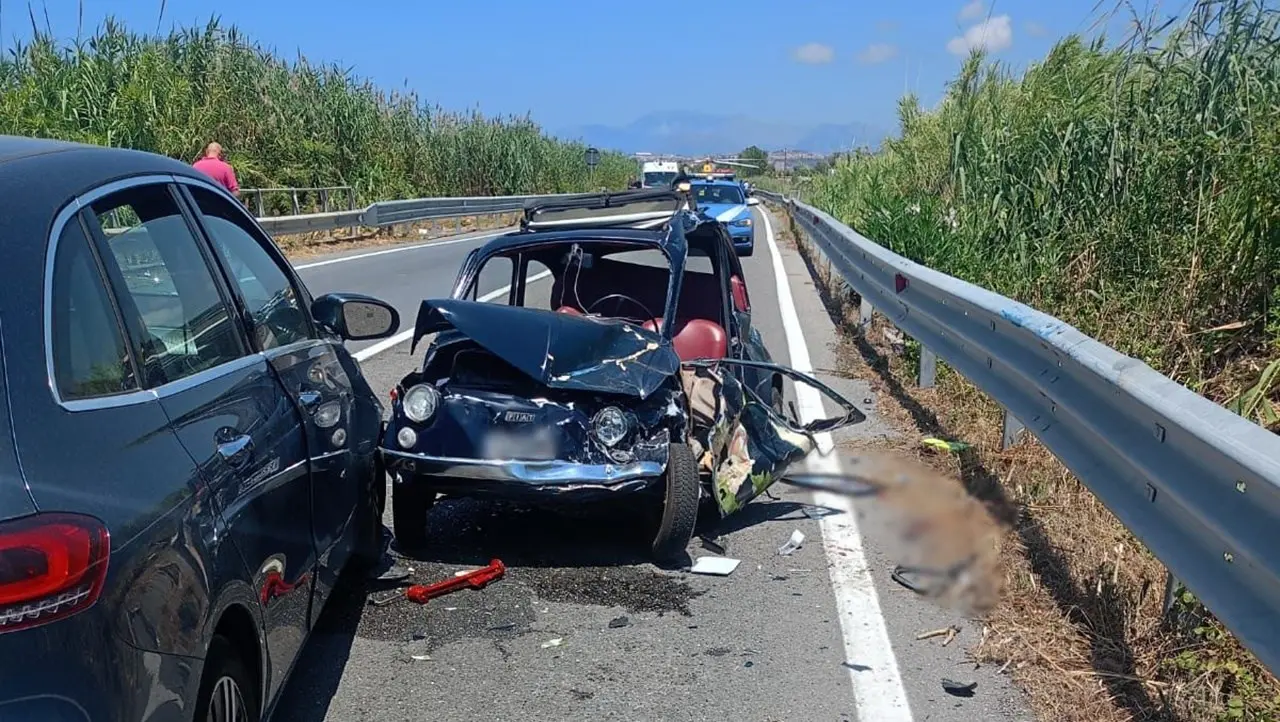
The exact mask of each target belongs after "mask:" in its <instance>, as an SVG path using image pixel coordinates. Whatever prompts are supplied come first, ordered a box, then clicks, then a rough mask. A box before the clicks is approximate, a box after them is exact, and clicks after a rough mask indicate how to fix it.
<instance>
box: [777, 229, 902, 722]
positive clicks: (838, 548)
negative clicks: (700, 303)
mask: <svg viewBox="0 0 1280 722" xmlns="http://www.w3.org/2000/svg"><path fill="white" fill-rule="evenodd" d="M760 216H761V218H763V219H764V232H765V240H766V241H767V243H768V245H769V256H770V258H771V260H772V261H773V271H774V277H775V281H776V283H777V285H778V310H779V312H780V313H781V314H782V328H783V330H784V331H785V332H786V336H787V349H788V351H789V352H790V355H791V367H792V368H794V369H795V370H797V371H800V372H801V373H807V374H812V373H813V364H812V362H811V361H810V359H809V347H808V346H807V345H805V340H804V331H803V330H802V328H801V326H800V317H799V315H798V314H797V313H796V304H795V299H794V298H792V296H791V286H790V285H789V284H788V283H787V272H786V269H785V268H783V266H782V254H781V253H780V252H779V251H778V244H777V242H776V241H775V240H774V238H773V224H772V223H770V222H769V214H768V213H766V212H765V211H764V209H763V208H761V209H760ZM795 390H796V405H797V406H798V407H799V412H800V415H801V417H802V421H805V422H806V423H807V422H808V421H812V420H813V419H817V418H823V417H826V415H827V414H826V412H825V411H824V410H823V406H822V397H821V396H820V395H819V394H818V390H817V389H815V388H813V387H812V386H806V385H803V384H796V385H795ZM824 437H825V438H824ZM817 441H818V445H819V448H826V449H830V448H832V446H833V444H832V441H831V435H830V434H825V433H824V434H819V435H818V439H817ZM837 466H838V462H837V461H836V457H835V455H834V454H814V458H812V459H810V460H809V467H808V468H810V469H813V470H814V471H834V470H836V467H837ZM824 467H826V468H824ZM813 497H814V503H815V504H819V505H822V506H828V507H831V508H832V509H836V510H838V511H841V512H844V513H843V514H830V515H827V516H824V517H822V519H821V520H820V521H819V522H818V524H819V526H820V527H821V529H822V545H823V548H824V549H825V550H826V553H827V563H828V567H829V568H830V573H831V586H832V588H833V589H834V591H835V597H836V609H837V611H838V612H839V613H840V630H841V632H842V633H843V636H844V652H845V660H846V661H847V662H849V663H850V664H855V665H858V668H859V670H862V671H857V670H854V669H850V670H849V679H850V681H851V682H852V683H853V695H854V699H855V701H856V702H857V711H858V719H860V720H863V722H912V716H911V706H910V705H909V704H908V703H907V692H906V690H905V689H904V688H903V686H902V676H901V673H900V672H899V671H898V661H897V659H896V657H895V656H894V653H893V646H892V644H891V643H890V642H889V630H888V629H887V628H886V627H885V623H884V617H883V615H882V614H881V612H880V599H879V597H878V596H877V595H876V587H875V582H874V581H873V580H872V578H871V571H870V568H869V567H868V565H867V558H866V555H865V554H864V553H863V550H862V535H861V534H860V533H859V532H858V519H857V515H856V512H855V510H854V507H853V503H852V500H850V499H849V498H848V497H846V496H840V495H837V494H829V493H825V492H815V493H814V495H813Z"/></svg>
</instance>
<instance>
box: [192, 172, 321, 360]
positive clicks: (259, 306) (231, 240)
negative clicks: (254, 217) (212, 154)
mask: <svg viewBox="0 0 1280 722" xmlns="http://www.w3.org/2000/svg"><path fill="white" fill-rule="evenodd" d="M190 191H191V195H192V196H193V197H194V198H195V200H196V205H197V206H198V207H199V208H200V214H201V218H202V221H203V223H204V226H205V229H206V230H208V232H209V235H210V236H211V237H212V239H213V246H214V248H215V249H217V253H218V256H219V258H220V259H221V260H222V264H223V266H224V267H225V268H226V270H227V275H229V276H230V277H231V282H232V283H233V284H234V285H235V286H236V288H237V289H239V291H240V297H241V298H242V299H243V300H244V304H245V308H246V309H248V311H249V314H250V316H252V317H253V335H254V339H255V340H256V342H257V344H258V348H259V349H261V350H263V351H266V350H268V349H272V348H276V347H278V346H285V345H288V344H291V343H295V342H297V341H303V340H306V339H309V338H312V337H313V336H312V331H311V324H310V321H309V320H308V317H307V314H308V313H310V310H309V309H306V310H304V309H303V303H304V302H303V300H302V299H300V298H299V297H298V292H297V290H296V289H295V288H294V287H293V284H292V283H290V282H289V278H288V276H286V275H285V273H284V271H283V270H282V269H281V268H280V266H279V264H277V262H276V260H275V259H274V258H272V256H271V254H270V253H268V252H267V251H266V250H265V249H263V247H262V243H261V242H260V241H259V240H258V237H257V235H256V234H255V233H254V232H253V230H251V229H252V226H250V225H249V221H248V220H246V219H245V217H244V214H243V213H241V212H240V211H238V210H236V208H235V207H234V206H232V205H231V203H230V202H228V201H227V200H226V199H225V198H223V197H221V196H219V195H218V194H216V193H213V192H211V191H208V190H205V189H203V188H195V187H193V188H190Z"/></svg>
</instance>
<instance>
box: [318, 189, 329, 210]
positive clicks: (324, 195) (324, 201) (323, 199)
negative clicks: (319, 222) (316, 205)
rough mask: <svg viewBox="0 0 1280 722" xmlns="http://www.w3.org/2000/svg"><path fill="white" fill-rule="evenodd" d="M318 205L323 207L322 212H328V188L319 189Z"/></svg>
mask: <svg viewBox="0 0 1280 722" xmlns="http://www.w3.org/2000/svg"><path fill="white" fill-rule="evenodd" d="M320 207H321V208H322V209H323V211H322V212H324V213H328V212H329V189H328V188H321V189H320Z"/></svg>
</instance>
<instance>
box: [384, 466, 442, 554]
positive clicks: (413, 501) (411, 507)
mask: <svg viewBox="0 0 1280 722" xmlns="http://www.w3.org/2000/svg"><path fill="white" fill-rule="evenodd" d="M435 502H436V494H435V492H434V491H428V490H427V489H425V488H424V487H423V486H422V485H421V484H417V483H414V481H413V480H412V479H409V480H406V481H401V482H399V483H397V484H395V485H393V486H392V489H391V526H392V531H394V532H395V534H396V544H398V545H399V547H400V548H401V549H422V548H423V547H425V546H426V545H427V512H428V511H430V510H431V507H432V506H434V505H435Z"/></svg>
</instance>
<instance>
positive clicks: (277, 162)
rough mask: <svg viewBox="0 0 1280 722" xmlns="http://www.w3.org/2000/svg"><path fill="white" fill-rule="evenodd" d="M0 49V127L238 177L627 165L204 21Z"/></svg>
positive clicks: (327, 180)
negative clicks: (291, 56) (219, 149)
mask: <svg viewBox="0 0 1280 722" xmlns="http://www.w3.org/2000/svg"><path fill="white" fill-rule="evenodd" d="M32 26H33V30H34V33H35V35H34V38H33V39H32V40H31V41H30V42H29V43H25V44H23V43H19V44H17V45H16V46H13V47H10V48H7V49H6V50H7V52H5V53H4V54H3V56H2V57H0V132H3V133H6V134H12V135H26V136H38V137H46V138H58V139H63V140H73V141H81V142H87V143H96V144H101V145H111V146H121V147H127V148H135V149H139V150H147V151H152V152H156V153H161V154H164V155H168V156H171V157H173V158H177V159H180V160H184V161H194V160H195V159H196V158H197V157H198V156H199V153H200V151H201V150H202V148H203V147H204V145H205V143H207V142H209V141H210V140H217V141H218V142H220V143H222V145H223V146H224V148H225V149H226V157H227V160H229V161H230V162H231V163H232V164H233V165H234V166H235V168H236V171H237V173H238V175H239V177H240V184H241V185H242V186H243V187H281V186H286V187H288V186H292V187H319V186H335V185H350V186H352V187H354V188H355V189H356V190H357V193H358V197H359V199H360V201H361V202H362V203H365V202H371V201H374V200H381V199H389V198H408V197H417V196H432V195H501V194H520V193H534V192H545V193H558V192H573V191H585V190H589V189H591V188H596V187H601V186H606V187H611V188H622V187H624V186H625V185H626V182H627V179H628V178H629V177H631V176H632V175H634V174H635V173H636V168H635V162H634V160H632V159H630V158H628V157H626V156H623V155H620V154H613V153H601V157H600V164H599V166H598V167H597V168H596V169H595V173H594V177H593V176H592V174H590V173H589V172H588V169H587V166H586V163H585V161H584V151H585V150H586V147H585V146H583V145H582V144H580V143H572V142H562V141H560V140H557V139H553V138H550V137H548V136H546V135H545V134H544V133H543V132H542V130H541V129H540V128H539V126H538V125H537V124H536V123H534V122H533V121H532V120H531V119H529V118H528V117H505V118H493V117H486V116H484V115H482V114H481V113H480V112H479V111H469V112H462V113H454V112H448V111H444V110H442V109H440V108H437V107H431V106H428V105H427V104H425V103H424V102H423V101H422V100H421V99H420V98H419V97H418V95H417V94H416V93H412V92H404V93H401V92H387V91H384V90H382V89H380V88H378V87H376V86H374V85H373V84H372V83H371V82H370V81H368V80H364V79H361V78H359V77H356V76H355V75H354V74H353V73H352V72H351V71H350V70H348V69H346V68H342V67H339V66H336V65H327V66H322V65H315V64H312V63H310V62H308V61H307V60H306V59H305V58H302V57H299V58H297V59H296V60H292V61H291V60H287V59H285V58H283V57H280V56H279V55H277V54H276V53H275V52H273V51H272V50H269V49H266V48H264V47H262V46H261V45H259V44H257V43H255V42H253V41H251V40H249V39H248V38H246V37H245V35H244V34H243V33H242V32H241V31H239V30H238V29H237V28H236V27H234V26H230V27H223V26H222V25H220V24H219V22H218V21H217V20H211V21H210V22H209V23H208V24H207V25H205V26H203V27H188V28H183V29H177V30H174V31H172V32H170V33H169V34H167V35H147V34H140V33H136V32H132V31H130V30H129V29H127V28H125V27H124V26H123V25H121V24H120V23H119V22H117V21H115V20H107V21H106V22H105V23H104V24H103V25H102V26H101V27H100V28H99V29H98V30H96V31H95V32H94V33H93V34H92V35H91V36H88V37H83V38H81V39H80V40H78V41H75V42H71V43H68V44H59V43H58V42H57V41H56V40H55V39H54V33H53V32H52V30H51V29H50V28H48V27H45V28H43V29H41V28H38V27H37V26H36V23H35V20H34V18H33V21H32Z"/></svg>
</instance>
